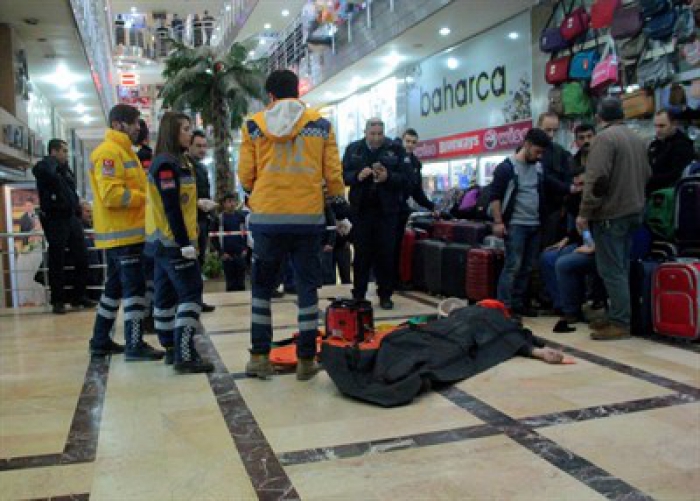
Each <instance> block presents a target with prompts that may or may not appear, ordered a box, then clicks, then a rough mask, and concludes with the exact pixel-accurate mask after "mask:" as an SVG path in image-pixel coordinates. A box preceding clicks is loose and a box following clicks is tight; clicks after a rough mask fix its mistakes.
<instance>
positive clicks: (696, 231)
mask: <svg viewBox="0 0 700 501" xmlns="http://www.w3.org/2000/svg"><path fill="white" fill-rule="evenodd" d="M699 214H700V175H695V176H690V177H684V178H681V180H680V181H678V184H676V214H675V227H676V242H678V244H679V245H681V246H683V247H692V246H700V217H698V215H699Z"/></svg>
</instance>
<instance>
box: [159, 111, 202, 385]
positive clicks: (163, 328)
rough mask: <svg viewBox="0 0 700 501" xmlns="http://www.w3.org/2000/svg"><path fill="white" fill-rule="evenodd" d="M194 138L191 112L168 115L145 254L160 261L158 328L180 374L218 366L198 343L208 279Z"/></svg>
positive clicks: (162, 132) (168, 359) (169, 360)
mask: <svg viewBox="0 0 700 501" xmlns="http://www.w3.org/2000/svg"><path fill="white" fill-rule="evenodd" d="M191 139H192V129H191V125H190V119H189V117H188V116H187V115H184V114H182V113H172V112H168V113H166V114H165V115H164V116H163V118H162V120H161V122H160V129H159V131H158V143H157V144H156V157H155V158H154V159H153V163H152V164H151V168H150V169H149V172H148V192H147V196H148V201H147V204H146V253H147V254H148V255H150V256H153V257H154V261H155V277H154V278H155V279H154V288H155V308H154V311H153V316H154V319H155V327H156V332H157V333H158V337H159V339H160V342H161V344H162V345H163V346H165V348H166V356H165V363H166V364H169V363H173V364H174V367H175V370H176V371H177V372H179V373H194V372H211V371H212V370H213V369H214V366H213V365H212V364H210V363H209V362H205V361H203V360H202V359H201V358H200V357H199V354H198V353H197V350H196V349H195V346H194V336H195V334H196V333H197V332H198V331H199V330H200V327H201V324H200V322H199V315H200V313H201V311H202V291H203V284H202V275H201V271H200V267H199V263H198V262H197V248H196V246H197V187H196V183H195V171H194V166H193V165H192V164H191V162H190V161H189V160H188V159H187V157H186V156H185V152H186V151H187V148H188V147H189V145H190V142H191Z"/></svg>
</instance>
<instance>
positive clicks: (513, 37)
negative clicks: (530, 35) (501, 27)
mask: <svg viewBox="0 0 700 501" xmlns="http://www.w3.org/2000/svg"><path fill="white" fill-rule="evenodd" d="M508 38H510V39H511V40H517V39H518V38H520V33H518V32H517V31H511V32H510V33H508Z"/></svg>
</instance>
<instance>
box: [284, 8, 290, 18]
mask: <svg viewBox="0 0 700 501" xmlns="http://www.w3.org/2000/svg"><path fill="white" fill-rule="evenodd" d="M288 15H289V11H288V10H287V9H284V10H283V11H282V17H287V16H288Z"/></svg>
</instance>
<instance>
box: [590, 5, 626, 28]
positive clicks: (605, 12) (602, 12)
mask: <svg viewBox="0 0 700 501" xmlns="http://www.w3.org/2000/svg"><path fill="white" fill-rule="evenodd" d="M620 5H622V0H596V1H595V2H593V5H591V28H593V29H596V30H598V29H600V28H607V27H608V26H610V24H611V23H612V21H613V18H614V15H615V11H616V10H618V9H619V8H620Z"/></svg>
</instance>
